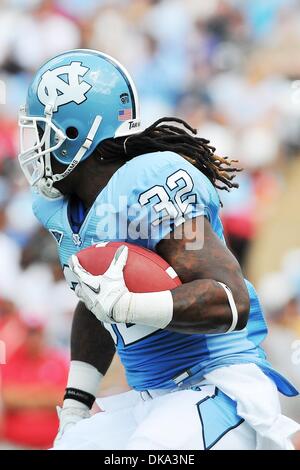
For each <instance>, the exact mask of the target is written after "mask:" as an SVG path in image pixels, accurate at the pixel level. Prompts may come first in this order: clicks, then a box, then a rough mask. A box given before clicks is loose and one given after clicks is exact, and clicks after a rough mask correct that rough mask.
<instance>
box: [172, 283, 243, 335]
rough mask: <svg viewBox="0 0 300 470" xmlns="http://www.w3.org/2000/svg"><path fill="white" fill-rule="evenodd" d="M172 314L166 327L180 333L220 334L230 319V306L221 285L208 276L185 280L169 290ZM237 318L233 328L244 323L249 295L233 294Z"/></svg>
mask: <svg viewBox="0 0 300 470" xmlns="http://www.w3.org/2000/svg"><path fill="white" fill-rule="evenodd" d="M171 294H172V298H173V317H172V320H171V322H170V323H169V325H168V326H167V327H166V328H167V329H170V330H175V331H178V332H180V333H224V332H226V331H228V329H229V327H230V325H231V322H232V309H231V307H230V305H229V302H228V297H227V295H226V292H225V290H224V288H223V287H222V286H221V285H220V284H219V283H218V282H217V281H214V280H212V279H201V280H200V279H199V280H196V281H192V282H188V283H187V284H183V285H182V286H179V287H177V288H176V289H174V290H173V291H171ZM234 302H235V305H236V309H237V314H238V319H237V325H236V327H235V329H236V330H240V329H242V328H244V327H245V326H246V323H247V319H248V312H249V298H248V296H245V295H243V294H240V295H239V294H237V293H235V295H234Z"/></svg>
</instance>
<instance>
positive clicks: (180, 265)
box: [156, 218, 249, 333]
mask: <svg viewBox="0 0 300 470" xmlns="http://www.w3.org/2000/svg"><path fill="white" fill-rule="evenodd" d="M184 225H185V227H184V231H182V226H179V227H177V228H176V229H175V230H174V232H172V233H171V234H170V235H169V237H168V239H163V240H161V241H160V242H159V243H158V245H157V247H156V250H157V253H158V254H159V255H160V256H162V258H164V259H165V260H166V261H167V262H168V263H169V264H170V265H171V266H172V267H173V268H174V269H175V271H176V272H177V274H178V276H179V277H180V279H181V281H182V282H183V285H182V286H179V287H177V288H176V289H174V290H173V291H171V294H172V298H173V316H172V320H171V322H170V323H169V324H168V325H167V326H166V328H167V329H170V330H175V331H178V332H180V333H224V332H227V331H228V329H229V328H230V326H231V325H232V321H233V314H234V312H233V309H236V311H235V314H236V326H235V328H234V329H235V330H240V329H242V328H244V327H245V326H246V324H247V320H248V314H249V295H248V291H247V288H246V285H245V281H244V278H243V275H242V272H241V268H240V266H239V263H238V262H237V260H236V259H235V257H234V256H233V255H232V253H231V252H230V251H229V250H228V248H227V247H226V246H225V245H224V243H222V242H221V240H220V239H219V238H218V237H217V236H216V234H215V233H214V231H213V230H212V227H211V225H210V223H209V221H208V220H207V219H206V218H204V220H203V224H202V223H200V224H199V223H196V220H195V219H191V220H189V221H186V222H185V224H184ZM182 232H184V233H185V234H188V235H189V236H188V238H185V237H182V236H181V234H182ZM190 234H193V240H192V239H191V237H190ZM196 240H197V243H198V245H202V248H201V249H191V248H192V247H193V243H192V242H194V246H196V245H195V242H196ZM189 248H190V249H189ZM220 283H222V284H223V285H222V284H220ZM224 285H225V288H224ZM226 286H227V287H228V288H229V290H230V293H231V304H230V301H229V297H228V293H229V291H228V290H227V292H226ZM232 302H233V304H232Z"/></svg>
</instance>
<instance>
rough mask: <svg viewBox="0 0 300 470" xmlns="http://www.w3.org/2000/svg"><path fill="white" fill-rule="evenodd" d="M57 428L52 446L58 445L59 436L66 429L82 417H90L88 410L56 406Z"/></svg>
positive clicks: (60, 436)
mask: <svg viewBox="0 0 300 470" xmlns="http://www.w3.org/2000/svg"><path fill="white" fill-rule="evenodd" d="M56 411H57V415H58V419H59V429H58V433H57V436H56V438H55V439H54V443H53V447H56V446H59V444H60V441H61V438H62V437H63V435H64V434H65V432H66V431H68V429H70V428H72V427H73V426H74V425H75V424H77V423H78V422H79V421H81V420H82V419H86V418H90V416H91V415H90V411H89V410H83V409H82V408H75V407H73V406H70V407H65V408H61V407H60V406H57V407H56Z"/></svg>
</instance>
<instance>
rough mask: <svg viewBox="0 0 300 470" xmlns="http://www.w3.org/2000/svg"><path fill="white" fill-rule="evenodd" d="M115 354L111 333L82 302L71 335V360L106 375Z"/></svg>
mask: <svg viewBox="0 0 300 470" xmlns="http://www.w3.org/2000/svg"><path fill="white" fill-rule="evenodd" d="M114 353H115V347H114V344H113V340H112V338H111V336H110V334H109V332H108V331H107V330H106V329H105V328H104V327H103V326H102V324H101V323H100V322H99V321H98V320H97V318H96V317H95V315H93V313H91V312H90V311H89V310H88V309H87V308H86V307H85V305H84V304H83V303H82V302H79V303H78V305H77V308H76V310H75V313H74V318H73V324H72V333H71V360H72V361H82V362H86V363H88V364H91V365H92V366H94V367H95V368H96V369H97V370H98V371H99V372H100V373H101V374H102V375H104V374H105V373H106V371H107V369H108V368H109V366H110V363H111V361H112V358H113V356H114Z"/></svg>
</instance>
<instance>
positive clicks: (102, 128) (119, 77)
mask: <svg viewBox="0 0 300 470" xmlns="http://www.w3.org/2000/svg"><path fill="white" fill-rule="evenodd" d="M19 126H20V150H21V151H20V154H19V162H20V165H21V168H22V170H23V172H24V174H25V176H26V178H27V180H28V182H29V184H30V185H31V186H33V187H35V188H36V189H37V190H38V191H39V192H40V193H42V194H43V195H44V196H46V197H50V198H51V199H53V198H58V197H62V194H61V193H60V192H59V191H58V190H57V189H56V188H54V187H53V184H54V183H55V182H56V181H60V180H61V179H63V178H66V177H67V176H68V175H69V174H70V173H71V172H72V171H73V170H74V168H75V167H76V166H77V165H78V163H80V162H81V161H83V160H85V159H86V158H88V157H89V156H90V155H91V154H92V153H93V151H94V149H95V148H96V147H97V145H98V144H99V143H100V142H101V141H102V140H105V139H107V138H114V137H121V136H127V135H131V134H134V133H136V132H140V121H139V109H138V99H137V93H136V90H135V86H134V83H133V82H132V80H131V78H130V76H129V74H128V72H127V71H126V70H125V69H124V68H123V67H122V66H121V65H120V64H119V63H118V62H117V61H115V59H113V58H111V57H109V56H107V55H105V54H102V53H100V52H97V51H91V50H81V49H77V50H74V51H68V52H66V53H63V54H60V55H59V56H57V57H54V58H53V59H51V60H50V61H48V62H47V63H46V64H45V65H43V66H42V67H41V68H40V70H39V71H38V72H37V74H36V76H35V78H34V80H33V82H32V83H31V85H30V87H29V90H28V95H27V103H26V105H25V106H22V107H21V110H20V116H19ZM51 158H54V159H56V160H57V161H58V162H60V163H62V164H63V165H65V167H66V169H65V170H64V171H63V173H60V174H53V172H52V166H51Z"/></svg>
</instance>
